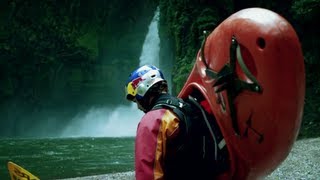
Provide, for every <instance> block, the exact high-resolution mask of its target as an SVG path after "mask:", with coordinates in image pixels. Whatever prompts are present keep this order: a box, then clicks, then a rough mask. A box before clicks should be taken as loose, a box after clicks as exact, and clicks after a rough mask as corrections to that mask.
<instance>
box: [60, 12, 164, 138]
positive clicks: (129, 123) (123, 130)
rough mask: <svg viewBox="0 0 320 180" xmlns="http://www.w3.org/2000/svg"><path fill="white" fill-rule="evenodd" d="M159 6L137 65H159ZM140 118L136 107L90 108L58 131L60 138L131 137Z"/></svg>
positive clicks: (140, 114)
mask: <svg viewBox="0 0 320 180" xmlns="http://www.w3.org/2000/svg"><path fill="white" fill-rule="evenodd" d="M159 12H160V11H159V7H158V8H157V9H156V11H155V14H154V17H153V19H152V21H151V23H150V25H149V29H148V33H147V35H146V37H145V40H144V43H143V47H142V52H141V55H140V58H139V61H140V62H139V65H140V66H141V65H145V64H152V65H155V66H157V67H159V66H160V63H159V52H160V38H159V33H158V21H159ZM142 116H143V112H142V111H140V110H138V108H137V107H136V104H134V103H132V105H131V106H118V107H116V108H110V107H104V108H96V107H93V108H91V109H90V110H88V112H85V113H82V114H78V115H77V116H76V117H74V118H73V119H72V121H71V123H70V124H69V126H67V127H66V129H65V130H64V131H63V132H62V134H61V137H70V136H71V137H126V136H127V137H128V136H135V133H136V129H137V125H138V123H139V121H140V119H141V118H142Z"/></svg>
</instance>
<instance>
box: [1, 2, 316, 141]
mask: <svg viewBox="0 0 320 180" xmlns="http://www.w3.org/2000/svg"><path fill="white" fill-rule="evenodd" d="M158 4H159V6H160V16H161V17H160V37H161V50H160V51H161V54H160V57H161V58H165V59H166V61H168V62H171V63H173V64H174V70H173V71H174V72H175V73H174V74H173V75H172V78H173V84H174V86H173V93H174V94H178V92H179V91H180V90H181V88H182V87H183V85H184V82H185V80H186V78H187V77H188V75H189V72H190V70H191V68H192V67H193V62H194V59H195V57H196V54H197V52H198V50H199V48H200V44H201V41H202V40H203V33H202V32H203V30H208V31H212V30H214V28H215V27H216V26H217V25H218V24H220V23H221V22H222V21H223V20H224V19H225V18H227V17H228V16H230V15H231V14H232V13H234V12H236V11H238V10H240V9H243V8H247V7H264V8H268V9H270V10H273V11H275V12H277V13H279V14H280V15H282V16H284V17H285V18H286V19H287V20H288V21H289V22H290V23H291V24H292V25H293V27H294V28H295V29H296V31H297V33H298V36H299V38H300V40H301V43H302V47H303V52H304V57H305V65H306V78H307V84H306V86H307V89H306V99H305V103H306V104H305V110H304V120H303V124H302V130H301V132H300V137H310V136H319V135H320V132H319V131H317V130H318V129H319V128H320V115H319V114H320V71H319V69H320V62H319V57H320V55H319V53H320V51H319V48H318V47H320V41H319V36H320V35H319V33H318V29H317V28H316V25H317V24H316V22H317V20H318V19H319V18H320V17H319V16H320V11H319V9H320V7H319V6H320V3H319V0H288V1H276V0H271V1H269V0H268V1H267V0H255V1H252V0H244V1H236V0H234V1H232V0H227V1H222V0H217V1H211V0H160V1H159V0H108V1H99V0H94V1H84V0H80V1H79V0H69V1H66V0H63V1H52V0H43V1H31V0H12V1H9V2H7V1H2V2H0V23H1V26H0V115H1V117H2V118H3V119H2V120H1V122H0V124H1V127H6V128H5V129H2V131H1V133H0V134H1V135H9V136H14V135H17V133H18V131H19V129H21V128H19V127H17V124H21V123H22V122H27V121H30V122H31V123H36V122H37V121H40V119H41V118H38V119H37V118H35V117H32V116H33V114H35V113H37V112H43V114H46V115H47V114H50V113H52V114H54V112H58V114H59V115H60V116H62V117H64V119H68V117H69V116H71V117H72V115H73V114H74V113H75V112H77V111H81V109H83V108H86V106H91V105H97V106H100V105H107V104H111V105H114V104H116V103H120V104H124V103H126V102H125V101H124V98H123V93H122V91H121V90H122V89H123V85H124V82H125V81H126V78H127V74H124V73H128V72H130V71H131V70H132V69H133V68H135V67H136V66H137V65H138V58H139V55H140V53H141V48H142V43H143V40H144V37H145V34H146V32H147V28H148V24H149V23H150V21H151V19H152V16H153V13H154V10H155V8H156V6H157V5H158ZM114 77H117V78H114ZM26 114H28V115H29V116H30V117H29V118H28V117H26ZM61 121H63V120H61ZM30 122H28V123H30ZM12 129H14V130H12Z"/></svg>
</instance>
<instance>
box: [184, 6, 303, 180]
mask: <svg viewBox="0 0 320 180" xmlns="http://www.w3.org/2000/svg"><path fill="white" fill-rule="evenodd" d="M232 37H234V38H235V39H236V41H237V43H238V46H239V47H238V48H239V49H240V51H239V52H240V53H239V52H238V53H237V61H236V64H235V71H234V72H235V75H236V76H234V77H237V78H238V79H239V80H240V81H243V82H245V83H248V84H252V79H251V78H250V77H248V74H246V73H245V71H244V69H243V68H242V67H241V66H240V63H239V55H240V56H241V58H242V59H243V61H244V64H245V65H246V67H247V69H248V70H249V72H250V74H251V75H253V77H254V78H255V79H256V81H257V82H258V83H259V87H260V88H261V89H260V91H250V90H242V91H241V92H239V93H237V94H236V96H234V98H233V99H232V101H230V99H228V93H229V92H227V91H221V92H216V91H217V89H218V88H219V86H216V85H215V83H216V81H217V79H215V78H212V77H210V76H209V75H208V72H207V71H206V69H210V70H211V71H212V72H216V73H218V72H220V71H221V70H222V69H223V67H224V66H226V65H228V64H230V59H231V55H230V47H231V43H232ZM194 91H199V92H200V93H201V94H202V95H203V97H205V98H206V99H207V100H208V101H209V104H210V108H211V110H212V111H213V113H214V115H215V117H216V120H217V123H218V125H219V127H220V129H221V131H222V134H223V135H224V138H225V141H226V145H227V148H228V151H229V154H230V163H231V164H230V165H231V167H230V169H229V171H228V172H226V173H225V175H224V176H223V177H224V178H226V179H229V178H237V179H258V178H262V177H265V176H267V175H268V174H270V173H271V172H272V171H274V170H275V169H276V168H277V167H278V166H279V165H280V164H281V162H282V161H284V159H285V158H286V157H287V156H288V154H289V152H290V150H291V148H292V146H293V144H294V142H295V140H296V137H297V135H298V132H299V129H300V124H301V120H302V114H303V106H304V97H305V71H304V58H303V54H302V50H301V46H300V43H299V39H298V37H297V34H296V32H295V30H294V29H293V27H292V26H291V25H290V23H289V22H288V21H287V20H286V19H284V18H283V17H281V16H280V15H278V14H276V13H274V12H272V11H270V10H266V9H262V8H249V9H243V10H241V11H238V12H237V13H235V14H233V15H231V16H230V17H229V18H227V19H226V20H224V21H223V22H222V23H221V24H220V25H219V26H218V27H217V28H215V29H214V31H213V32H211V33H210V34H209V36H208V37H207V39H206V41H205V44H204V45H203V48H201V49H200V50H199V53H198V56H197V58H196V62H195V64H194V67H193V69H192V71H191V73H190V76H189V77H188V79H187V81H186V83H185V85H184V87H183V88H182V90H181V92H180V94H179V95H178V96H179V97H183V98H184V97H187V96H188V95H190V94H191V93H192V92H194ZM230 107H234V109H235V114H236V117H235V118H232V117H231V115H230V113H231V109H230ZM233 119H235V120H236V121H235V123H236V125H237V128H236V129H235V127H234V126H235V124H233ZM224 178H222V179H224Z"/></svg>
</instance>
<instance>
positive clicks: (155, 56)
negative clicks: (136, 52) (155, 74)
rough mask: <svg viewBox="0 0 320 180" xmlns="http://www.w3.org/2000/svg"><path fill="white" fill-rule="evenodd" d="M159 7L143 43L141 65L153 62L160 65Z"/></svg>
mask: <svg viewBox="0 0 320 180" xmlns="http://www.w3.org/2000/svg"><path fill="white" fill-rule="evenodd" d="M159 13H160V11H159V7H158V8H157V9H156V11H155V14H154V16H153V18H152V21H151V23H150V25H149V30H148V33H147V35H146V38H145V40H144V43H143V47H142V52H141V55H140V58H139V60H140V63H139V65H140V66H142V65H146V64H152V65H155V66H157V67H159V52H160V38H159V32H158V22H159Z"/></svg>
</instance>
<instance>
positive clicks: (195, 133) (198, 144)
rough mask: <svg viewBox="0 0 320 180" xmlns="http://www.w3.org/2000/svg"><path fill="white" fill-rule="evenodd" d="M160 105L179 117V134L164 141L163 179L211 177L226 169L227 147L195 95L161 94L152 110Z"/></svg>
mask: <svg viewBox="0 0 320 180" xmlns="http://www.w3.org/2000/svg"><path fill="white" fill-rule="evenodd" d="M201 104H204V103H201ZM160 108H165V109H169V110H171V111H172V112H173V113H174V114H175V115H176V116H177V117H178V118H179V120H180V123H179V130H180V132H179V135H178V136H177V137H176V138H174V140H171V141H168V142H167V144H166V147H167V150H166V152H167V154H166V157H165V160H164V163H165V165H164V171H165V173H164V174H165V179H212V178H214V177H215V176H217V175H219V174H221V173H222V172H224V171H226V170H227V169H228V168H229V155H228V150H227V147H226V145H225V141H224V138H223V136H222V133H221V131H220V129H219V127H218V125H217V123H216V120H215V118H214V116H213V115H212V114H209V113H208V112H207V111H205V110H204V108H203V107H202V106H201V105H200V104H199V102H198V101H197V99H196V98H193V97H191V96H189V98H187V99H181V98H177V97H173V96H171V95H169V94H164V95H161V96H160V97H159V98H158V99H157V100H156V102H155V104H154V106H153V108H152V110H155V109H160Z"/></svg>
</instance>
